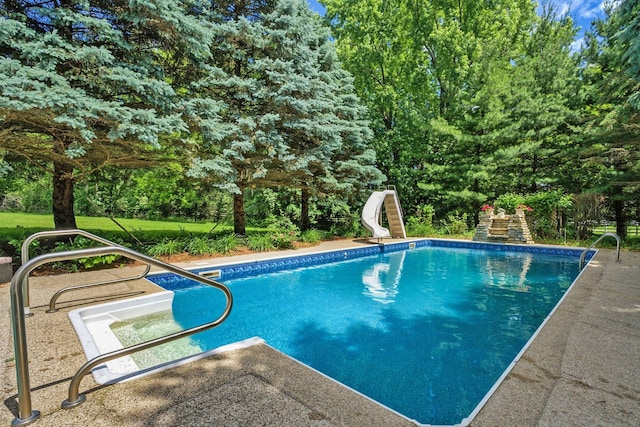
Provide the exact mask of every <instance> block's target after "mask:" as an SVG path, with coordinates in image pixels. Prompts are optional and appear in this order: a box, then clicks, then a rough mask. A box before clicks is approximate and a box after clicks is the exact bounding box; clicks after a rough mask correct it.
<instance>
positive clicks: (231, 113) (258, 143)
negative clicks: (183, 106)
mask: <svg viewBox="0 0 640 427" xmlns="http://www.w3.org/2000/svg"><path fill="white" fill-rule="evenodd" d="M267 9H269V8H267ZM228 10H233V11H234V13H233V14H227V11H228ZM251 10H252V11H257V10H258V9H257V8H255V7H254V8H252V9H251ZM222 12H223V16H221V19H220V20H219V24H218V26H217V28H216V38H217V39H218V40H220V43H219V44H218V45H217V46H215V48H214V51H213V52H212V58H213V63H212V64H211V72H210V74H209V75H208V76H207V77H206V78H204V79H203V80H202V81H201V83H200V85H199V88H200V93H201V96H207V97H211V98H216V99H222V100H224V106H223V107H222V109H221V110H220V111H219V113H218V116H219V117H220V120H221V121H222V122H223V126H222V128H221V129H222V131H218V132H210V133H208V134H207V135H206V136H205V138H204V139H203V143H202V146H201V149H200V150H199V152H198V154H197V157H195V158H194V162H193V163H194V167H193V169H192V172H191V173H192V174H193V175H195V176H201V177H207V176H208V177H210V178H211V179H214V180H216V181H217V182H218V185H219V186H220V187H221V188H226V189H228V190H229V191H232V192H233V193H235V194H234V230H235V232H236V233H239V234H244V232H245V218H244V216H245V213H244V199H243V193H244V190H245V189H246V188H247V187H263V188H265V187H266V188H277V187H278V186H287V187H289V188H291V187H294V188H295V187H297V188H301V189H302V191H303V192H302V195H303V199H302V200H303V203H304V201H305V200H308V195H309V193H310V192H313V191H315V189H317V188H318V187H319V185H320V183H324V182H335V181H338V178H337V176H339V177H340V178H341V179H342V180H343V181H347V180H350V181H349V182H351V183H352V184H353V183H354V182H356V181H361V178H362V176H357V175H354V171H353V170H351V171H349V172H350V173H351V174H350V175H348V178H347V176H346V174H344V173H343V172H345V171H346V169H345V168H344V167H343V166H342V165H341V164H340V169H339V170H335V164H336V162H337V161H338V160H343V159H342V158H340V159H339V156H346V157H345V158H348V160H352V159H354V158H356V156H363V158H362V160H363V161H362V164H361V165H359V168H357V170H356V172H358V173H360V175H363V174H368V175H371V176H376V177H377V179H378V180H379V179H380V177H379V172H377V170H376V169H375V168H374V167H373V165H372V164H373V161H372V159H371V157H370V155H371V152H370V151H367V149H366V146H364V145H363V143H362V141H364V140H366V137H367V135H368V132H369V131H368V128H367V126H366V123H365V122H364V121H363V120H362V109H361V107H360V106H359V104H358V100H357V98H356V97H355V95H354V93H353V86H352V85H351V84H350V83H349V80H348V75H347V74H346V73H345V71H344V70H342V69H341V67H340V64H339V63H338V61H337V60H336V58H335V54H334V53H333V51H332V45H331V42H330V40H329V33H328V32H327V30H326V29H325V28H324V27H323V25H322V23H321V21H320V20H319V18H318V17H317V15H315V14H313V13H312V12H311V11H310V10H309V9H308V5H307V4H306V3H305V2H304V1H303V0H282V1H280V2H278V3H276V4H275V5H272V6H271V11H269V10H267V11H266V12H265V13H263V14H259V15H253V16H251V17H247V16H243V15H241V14H240V15H238V14H237V13H235V12H237V9H236V8H231V9H228V8H227V9H224V10H223V11H222ZM367 156H369V157H367ZM336 188H338V186H336V185H334V186H333V189H334V190H335V189H336ZM302 210H303V212H306V211H307V209H306V208H304V207H303V209H302ZM307 224H308V220H307V219H306V218H305V216H304V215H303V227H305V226H306V225H307Z"/></svg>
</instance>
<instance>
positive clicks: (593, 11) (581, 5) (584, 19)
mask: <svg viewBox="0 0 640 427" xmlns="http://www.w3.org/2000/svg"><path fill="white" fill-rule="evenodd" d="M307 1H308V2H309V5H310V6H311V10H314V11H316V12H318V13H320V14H321V15H323V14H324V12H325V8H324V6H322V5H321V4H320V3H318V2H317V1H316V0H307ZM548 1H549V2H550V3H551V4H554V5H555V6H556V8H557V10H558V12H559V13H560V14H564V13H569V16H571V18H572V19H573V21H574V22H575V23H576V25H577V26H579V27H580V33H579V34H578V39H577V40H576V43H575V46H574V47H575V48H576V49H577V48H578V46H579V43H580V40H581V38H582V35H583V34H584V31H585V30H588V29H589V26H590V25H591V21H593V20H594V19H596V18H599V17H600V18H602V17H603V16H604V12H603V5H604V3H605V2H606V1H603V0H548ZM609 1H611V0H609ZM539 3H542V1H539Z"/></svg>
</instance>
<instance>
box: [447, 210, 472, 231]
mask: <svg viewBox="0 0 640 427" xmlns="http://www.w3.org/2000/svg"><path fill="white" fill-rule="evenodd" d="M440 223H441V224H442V229H443V231H444V233H445V234H450V235H452V236H461V235H464V234H465V233H467V231H469V225H468V218H467V214H466V213H463V214H462V215H461V214H459V213H457V212H455V213H450V214H448V215H447V219H446V220H445V219H442V220H440Z"/></svg>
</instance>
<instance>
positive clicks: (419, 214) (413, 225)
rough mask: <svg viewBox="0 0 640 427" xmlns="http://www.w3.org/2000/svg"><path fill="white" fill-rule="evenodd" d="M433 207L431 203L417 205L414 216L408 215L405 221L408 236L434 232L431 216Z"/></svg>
mask: <svg viewBox="0 0 640 427" xmlns="http://www.w3.org/2000/svg"><path fill="white" fill-rule="evenodd" d="M434 215H435V209H434V208H433V206H431V205H426V206H418V208H417V209H416V213H415V215H414V216H410V217H408V218H407V221H406V224H405V226H406V231H407V235H408V236H414V237H424V236H430V235H433V234H435V233H436V229H435V227H434V226H433V216H434Z"/></svg>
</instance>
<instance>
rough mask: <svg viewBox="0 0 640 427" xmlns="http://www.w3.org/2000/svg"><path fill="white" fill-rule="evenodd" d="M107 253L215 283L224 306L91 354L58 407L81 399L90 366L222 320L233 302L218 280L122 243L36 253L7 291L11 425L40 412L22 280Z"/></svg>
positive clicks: (83, 398) (66, 406)
mask: <svg viewBox="0 0 640 427" xmlns="http://www.w3.org/2000/svg"><path fill="white" fill-rule="evenodd" d="M109 254H119V255H124V256H127V257H129V258H131V259H134V260H136V261H140V262H144V263H146V264H148V265H153V266H156V267H160V268H163V269H165V270H168V271H170V272H172V273H175V274H178V275H180V276H182V277H186V278H188V279H191V280H195V281H197V282H200V283H202V284H204V285H208V286H212V287H215V288H217V289H219V290H221V291H222V292H223V293H224V295H225V298H226V301H227V302H226V306H225V309H224V311H223V313H222V315H220V317H218V318H217V319H216V320H214V321H211V322H209V323H205V324H203V325H200V326H196V327H193V328H190V329H185V330H183V331H180V332H176V333H173V334H170V335H166V336H164V337H160V338H156V339H153V340H150V341H145V342H143V343H139V344H136V345H133V346H129V347H125V348H123V349H120V350H116V351H113V352H110V353H106V354H103V355H100V356H97V357H95V358H93V359H92V360H90V361H88V362H86V363H85V364H84V365H83V366H82V367H81V368H80V370H79V371H78V372H76V374H75V375H74V376H73V378H72V380H71V383H70V385H69V398H68V399H66V400H65V401H64V402H63V404H62V407H63V408H71V407H74V406H77V405H79V404H81V403H82V402H84V401H85V396H84V395H80V394H79V392H78V389H79V386H80V381H81V380H82V378H83V377H84V376H85V375H86V374H87V373H88V372H89V370H91V368H93V367H94V366H96V365H98V364H100V363H102V362H105V361H108V360H112V359H115V358H117V357H120V356H125V355H128V354H131V353H135V352H137V351H140V350H144V349H147V348H150V347H153V346H156V345H160V344H163V343H166V342H169V341H173V340H176V339H178V338H182V337H185V336H188V335H192V334H195V333H197V332H201V331H204V330H207V329H211V328H213V327H216V326H218V325H219V324H220V323H222V322H223V321H224V320H225V319H226V318H227V317H228V316H229V314H230V313H231V308H232V306H233V296H232V295H231V291H230V290H229V288H227V287H226V286H225V285H223V284H222V283H219V282H216V281H215V280H211V279H209V278H207V277H204V276H199V275H197V274H195V273H192V272H190V271H187V270H184V269H182V268H180V267H177V266H174V265H172V264H168V263H166V262H163V261H160V260H157V259H155V258H151V257H148V256H146V255H143V254H141V253H138V252H136V251H134V250H132V249H129V248H125V247H122V246H105V247H99V248H87V249H78V250H73V251H65V252H55V253H50V254H43V255H40V256H38V257H36V258H34V259H32V260H30V261H29V262H27V263H25V264H24V265H22V266H21V267H20V268H19V269H18V270H17V271H16V273H15V274H14V276H13V278H12V279H11V285H10V294H11V326H12V330H13V337H14V338H13V343H14V351H15V362H16V377H17V386H18V416H17V417H16V418H15V419H14V420H13V422H12V423H11V424H12V425H14V426H20V425H26V424H30V423H32V422H34V421H35V420H37V419H38V418H39V417H40V412H39V411H35V410H32V408H31V388H30V381H29V357H28V351H27V336H26V325H25V323H26V320H25V316H24V313H25V307H24V289H25V287H24V283H23V282H24V281H25V279H26V277H28V275H29V273H30V272H31V271H33V270H34V269H35V268H37V267H39V266H41V265H43V264H46V263H50V262H56V261H65V260H71V259H76V258H81V257H85V256H101V255H109Z"/></svg>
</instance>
